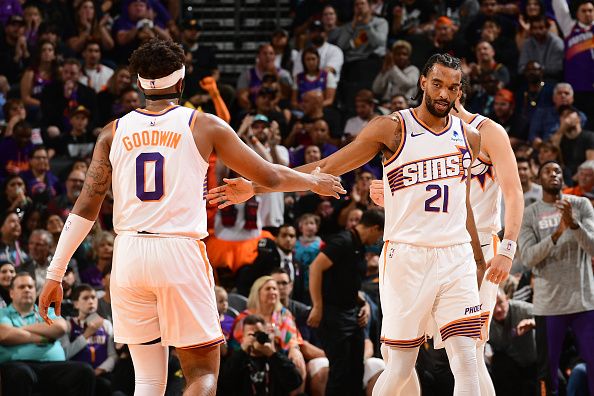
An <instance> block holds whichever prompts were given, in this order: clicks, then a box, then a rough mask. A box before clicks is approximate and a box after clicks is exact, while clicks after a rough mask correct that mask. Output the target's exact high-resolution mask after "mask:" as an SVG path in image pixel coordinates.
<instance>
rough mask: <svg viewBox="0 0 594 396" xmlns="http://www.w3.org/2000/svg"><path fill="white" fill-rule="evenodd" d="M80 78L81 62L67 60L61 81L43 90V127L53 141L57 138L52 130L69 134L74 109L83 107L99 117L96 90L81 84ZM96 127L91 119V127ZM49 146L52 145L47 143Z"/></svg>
mask: <svg viewBox="0 0 594 396" xmlns="http://www.w3.org/2000/svg"><path fill="white" fill-rule="evenodd" d="M80 76H81V64H80V62H79V61H78V60H76V59H66V60H65V61H64V65H62V70H61V79H60V80H57V81H52V82H51V83H50V84H49V85H47V86H45V87H44V88H43V91H42V93H41V114H42V115H43V119H42V126H43V127H44V128H45V130H46V134H47V135H48V136H49V137H50V138H52V139H54V138H56V136H54V134H55V132H51V129H54V128H57V129H58V130H59V133H61V134H64V133H66V132H68V130H69V128H70V123H69V122H68V115H69V112H70V111H71V110H72V109H75V108H77V107H78V106H80V105H82V106H84V107H86V108H87V109H88V110H89V111H90V112H91V115H92V116H93V117H96V115H97V95H96V94H95V91H94V90H92V89H91V88H89V87H87V86H85V85H83V84H81V83H80V82H79V80H80ZM94 125H95V123H94V122H93V119H91V122H90V123H89V127H90V128H93V127H94ZM51 127H54V128H51ZM47 144H48V145H49V144H50V143H49V142H47Z"/></svg>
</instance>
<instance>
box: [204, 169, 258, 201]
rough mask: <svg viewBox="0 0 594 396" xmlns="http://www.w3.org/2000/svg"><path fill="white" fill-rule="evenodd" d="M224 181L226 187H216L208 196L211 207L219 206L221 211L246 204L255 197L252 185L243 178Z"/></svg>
mask: <svg viewBox="0 0 594 396" xmlns="http://www.w3.org/2000/svg"><path fill="white" fill-rule="evenodd" d="M223 181H224V182H225V183H226V184H225V185H223V186H219V187H215V188H213V189H212V190H210V191H209V192H208V194H206V199H207V200H208V202H209V203H210V204H211V205H215V204H218V208H219V209H223V208H226V207H227V206H230V205H236V204H239V203H242V202H245V201H247V200H248V199H250V198H251V197H253V196H254V195H255V193H254V187H253V186H252V183H251V182H249V181H248V180H246V179H244V178H242V177H240V178H237V179H227V178H225V179H223Z"/></svg>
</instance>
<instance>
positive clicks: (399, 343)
mask: <svg viewBox="0 0 594 396" xmlns="http://www.w3.org/2000/svg"><path fill="white" fill-rule="evenodd" d="M380 342H383V343H384V344H386V345H388V346H391V347H397V348H416V347H419V346H421V345H423V343H424V342H425V336H424V335H422V336H420V337H418V338H413V339H412V340H391V339H389V338H386V337H382V338H381V339H380Z"/></svg>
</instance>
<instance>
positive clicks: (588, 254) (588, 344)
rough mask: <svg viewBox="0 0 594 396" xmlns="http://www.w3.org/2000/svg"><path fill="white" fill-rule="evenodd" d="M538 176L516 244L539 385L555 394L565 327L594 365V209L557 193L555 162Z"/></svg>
mask: <svg viewBox="0 0 594 396" xmlns="http://www.w3.org/2000/svg"><path fill="white" fill-rule="evenodd" d="M576 119H577V116H576ZM539 176H540V177H539V179H540V182H541V185H542V188H543V197H542V201H538V202H536V203H534V204H533V205H531V206H530V207H528V208H526V210H525V212H524V219H523V222H522V228H521V230H520V236H519V239H518V245H519V246H520V252H521V257H522V260H523V261H524V264H525V265H526V266H527V267H528V268H531V269H532V273H533V276H534V278H533V279H534V298H533V301H534V315H535V316H536V343H537V354H538V366H539V373H538V375H539V381H540V386H541V389H546V391H547V394H548V393H549V392H550V393H553V394H554V393H555V392H557V391H558V384H559V382H558V381H559V380H558V377H557V371H558V368H559V358H560V355H561V349H562V346H563V339H564V338H565V333H566V331H567V329H568V327H570V326H571V328H572V330H573V334H574V335H575V338H576V340H577V343H578V345H579V347H580V356H581V357H582V358H583V359H584V360H585V362H586V364H587V365H588V367H594V345H593V344H592V340H594V328H593V327H592V323H594V275H593V274H592V256H593V255H594V209H593V208H592V205H591V204H590V201H589V200H588V199H587V198H582V197H576V196H573V195H561V188H562V185H563V178H562V170H561V166H560V165H559V164H557V163H555V162H548V163H546V164H543V165H542V167H541V169H540V175H539ZM560 273H562V274H563V276H562V277H559V274H560ZM588 384H589V388H590V393H593V392H594V371H592V370H589V371H588ZM545 386H546V388H545Z"/></svg>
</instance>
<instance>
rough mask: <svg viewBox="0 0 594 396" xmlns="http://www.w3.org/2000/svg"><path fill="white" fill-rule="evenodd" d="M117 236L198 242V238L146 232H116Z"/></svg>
mask: <svg viewBox="0 0 594 396" xmlns="http://www.w3.org/2000/svg"><path fill="white" fill-rule="evenodd" d="M117 235H118V236H120V235H122V236H123V235H125V236H133V237H148V238H175V239H188V240H191V241H200V240H201V239H200V238H193V237H189V236H187V235H176V234H159V233H154V232H148V231H128V230H126V231H118V232H117Z"/></svg>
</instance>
